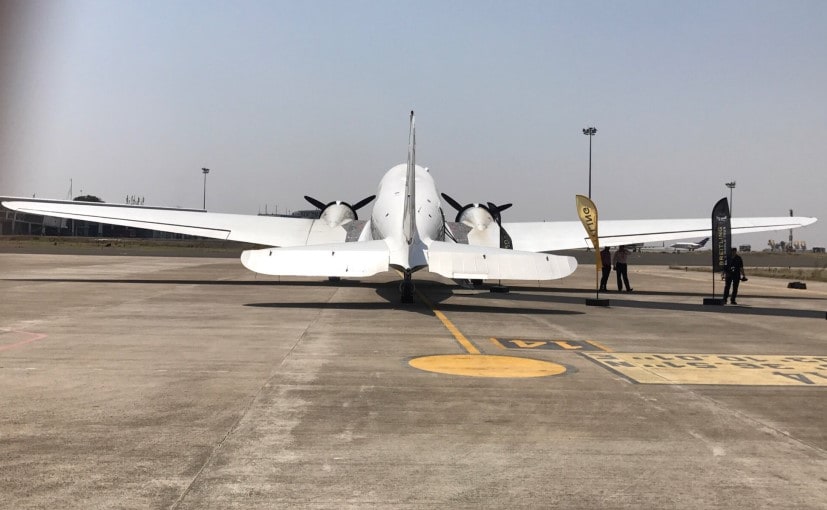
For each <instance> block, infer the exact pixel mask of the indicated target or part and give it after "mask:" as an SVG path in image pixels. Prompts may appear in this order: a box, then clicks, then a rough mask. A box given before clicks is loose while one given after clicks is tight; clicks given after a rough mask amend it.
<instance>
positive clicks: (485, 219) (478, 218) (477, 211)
mask: <svg viewBox="0 0 827 510" xmlns="http://www.w3.org/2000/svg"><path fill="white" fill-rule="evenodd" d="M456 221H457V222H458V223H464V224H465V225H468V226H469V227H471V228H473V229H474V230H485V229H487V228H488V227H489V226H490V225H491V224H492V223H494V222H495V220H494V215H493V214H491V211H489V210H488V208H487V207H486V206H484V205H482V204H468V205H467V206H465V207H463V208H462V210H460V211H459V212H458V213H457V218H456Z"/></svg>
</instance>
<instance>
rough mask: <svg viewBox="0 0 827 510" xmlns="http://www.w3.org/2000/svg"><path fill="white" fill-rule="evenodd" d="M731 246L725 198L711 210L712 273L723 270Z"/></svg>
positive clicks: (727, 207) (727, 206) (727, 208)
mask: <svg viewBox="0 0 827 510" xmlns="http://www.w3.org/2000/svg"><path fill="white" fill-rule="evenodd" d="M731 245H732V234H731V232H730V228H729V203H728V202H727V199H726V198H722V199H720V200H718V203H717V204H715V207H713V208H712V271H713V272H720V271H723V270H724V267H725V266H726V263H727V258H728V257H729V248H730V246H731Z"/></svg>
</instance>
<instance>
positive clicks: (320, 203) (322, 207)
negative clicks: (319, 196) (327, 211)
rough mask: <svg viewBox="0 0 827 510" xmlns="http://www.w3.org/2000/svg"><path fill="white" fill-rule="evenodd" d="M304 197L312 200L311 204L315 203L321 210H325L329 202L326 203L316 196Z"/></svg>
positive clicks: (309, 200)
mask: <svg viewBox="0 0 827 510" xmlns="http://www.w3.org/2000/svg"><path fill="white" fill-rule="evenodd" d="M304 199H305V200H307V201H308V202H310V203H311V204H313V205H315V206H316V207H317V208H318V209H319V210H320V211H322V210H324V208H325V207H326V206H327V204H325V203H324V202H322V201H320V200H316V199H315V198H313V197H309V196H307V195H305V196H304Z"/></svg>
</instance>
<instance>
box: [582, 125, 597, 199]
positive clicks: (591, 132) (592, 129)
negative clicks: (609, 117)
mask: <svg viewBox="0 0 827 510" xmlns="http://www.w3.org/2000/svg"><path fill="white" fill-rule="evenodd" d="M583 134H584V135H586V136H588V137H589V195H588V197H589V200H591V198H592V137H593V136H594V135H595V134H597V128H595V127H587V128H583Z"/></svg>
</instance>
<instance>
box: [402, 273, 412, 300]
mask: <svg viewBox="0 0 827 510" xmlns="http://www.w3.org/2000/svg"><path fill="white" fill-rule="evenodd" d="M399 293H400V295H401V301H402V302H403V303H413V302H414V284H413V281H411V273H408V272H406V273H405V279H404V280H402V283H400V284H399Z"/></svg>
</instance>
